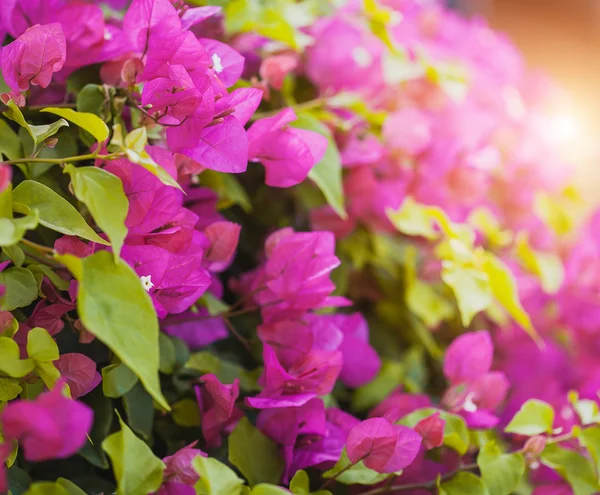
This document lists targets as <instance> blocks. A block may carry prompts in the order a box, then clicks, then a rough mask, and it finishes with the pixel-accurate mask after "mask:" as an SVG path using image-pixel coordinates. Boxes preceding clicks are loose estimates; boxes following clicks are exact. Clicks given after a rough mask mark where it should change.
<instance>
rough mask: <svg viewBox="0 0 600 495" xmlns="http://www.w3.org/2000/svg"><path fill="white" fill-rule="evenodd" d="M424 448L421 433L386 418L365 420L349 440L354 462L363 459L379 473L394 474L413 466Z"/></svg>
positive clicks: (356, 427) (349, 448) (351, 431)
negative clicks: (420, 449) (422, 447)
mask: <svg viewBox="0 0 600 495" xmlns="http://www.w3.org/2000/svg"><path fill="white" fill-rule="evenodd" d="M420 447H421V437H420V435H419V434H418V433H416V432H415V431H414V430H411V429H410V428H407V427H406V426H401V425H395V424H392V423H390V421H389V420H387V419H386V418H371V419H366V420H364V421H363V422H361V423H360V424H358V425H356V426H355V427H354V428H352V430H350V433H349V434H348V439H347V440H346V451H347V453H348V458H349V459H350V461H352V462H353V463H357V462H360V461H362V462H363V463H364V464H365V466H367V467H368V468H371V469H374V470H375V471H377V472H379V473H394V472H396V471H400V470H402V469H404V468H405V467H407V466H409V465H410V464H411V463H412V462H413V461H414V460H415V458H416V457H417V454H418V452H419V448H420Z"/></svg>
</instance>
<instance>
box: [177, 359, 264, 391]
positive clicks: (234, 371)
mask: <svg viewBox="0 0 600 495" xmlns="http://www.w3.org/2000/svg"><path fill="white" fill-rule="evenodd" d="M185 367H186V368H189V369H193V370H196V371H200V372H201V373H214V374H215V375H216V376H217V378H218V379H219V380H220V381H221V382H222V383H233V380H234V379H236V378H239V380H240V388H241V389H242V390H244V391H246V392H252V391H256V390H260V387H259V386H258V384H257V383H256V380H257V377H256V376H255V373H253V372H252V371H247V370H246V369H244V368H242V367H241V366H240V365H239V364H237V363H232V362H230V361H227V360H225V359H220V358H219V357H218V356H215V355H214V354H211V353H210V352H208V351H200V352H196V353H194V354H192V355H191V356H190V358H189V360H188V362H187V363H186V364H185Z"/></svg>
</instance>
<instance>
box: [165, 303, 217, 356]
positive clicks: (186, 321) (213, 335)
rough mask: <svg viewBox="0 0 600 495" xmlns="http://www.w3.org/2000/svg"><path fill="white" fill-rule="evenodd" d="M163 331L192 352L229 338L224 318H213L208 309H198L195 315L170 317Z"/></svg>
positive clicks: (180, 314)
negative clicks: (182, 342) (177, 339)
mask: <svg viewBox="0 0 600 495" xmlns="http://www.w3.org/2000/svg"><path fill="white" fill-rule="evenodd" d="M162 329H163V330H164V331H165V332H166V333H168V334H169V335H172V336H173V337H177V338H179V339H181V340H183V341H184V342H185V343H186V344H187V346H188V347H189V348H190V350H196V349H201V348H202V347H206V346H207V345H210V344H212V343H213V342H217V341H219V340H223V339H226V338H227V337H228V336H229V331H228V330H227V326H226V325H225V321H224V320H223V318H219V317H214V318H213V317H211V316H210V315H209V313H208V310H207V309H206V308H198V311H196V312H194V313H192V312H191V311H185V312H183V313H179V314H177V315H172V316H169V317H167V319H166V320H165V322H164V325H163V326H162Z"/></svg>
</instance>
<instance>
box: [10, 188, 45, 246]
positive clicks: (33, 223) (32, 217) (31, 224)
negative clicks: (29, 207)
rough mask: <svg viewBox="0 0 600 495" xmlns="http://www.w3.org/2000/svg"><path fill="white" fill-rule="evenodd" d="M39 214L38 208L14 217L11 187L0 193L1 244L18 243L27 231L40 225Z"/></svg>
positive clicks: (11, 244)
mask: <svg viewBox="0 0 600 495" xmlns="http://www.w3.org/2000/svg"><path fill="white" fill-rule="evenodd" d="M38 222H39V214H38V211H37V210H34V211H32V212H31V213H30V214H28V215H25V216H23V217H21V218H13V215H12V192H11V190H10V187H9V188H8V189H6V190H5V191H4V192H3V193H1V194H0V246H13V245H14V244H17V243H18V242H19V241H20V240H21V239H23V236H24V235H25V232H26V231H28V230H33V229H35V228H36V227H37V226H38Z"/></svg>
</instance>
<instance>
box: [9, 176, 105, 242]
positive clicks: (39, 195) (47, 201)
mask: <svg viewBox="0 0 600 495" xmlns="http://www.w3.org/2000/svg"><path fill="white" fill-rule="evenodd" d="M15 203H21V204H23V205H25V206H27V207H28V208H29V209H37V210H38V211H39V221H40V223H41V224H42V225H43V226H45V227H48V228H49V229H52V230H56V231H57V232H60V233H62V234H65V235H75V236H79V237H82V238H83V239H87V240H89V241H93V242H97V243H99V244H105V245H107V244H108V242H106V241H105V240H104V239H102V238H101V237H100V236H99V235H98V234H96V232H94V230H93V229H92V228H91V227H90V226H89V225H88V224H87V223H86V222H85V220H84V219H83V217H82V216H81V215H80V214H79V212H78V211H77V210H76V209H75V207H74V206H73V205H72V204H71V203H69V202H68V201H67V200H66V199H64V198H63V197H62V196H60V195H58V194H56V193H55V192H54V191H53V190H52V189H50V188H49V187H47V186H45V185H43V184H41V183H39V182H35V181H33V180H24V181H23V182H21V183H20V184H19V185H18V186H17V187H16V188H15V190H14V191H13V208H14V209H15V210H17V211H19V212H20V213H26V212H25V211H20V210H19V209H18V207H17V205H16V204H15Z"/></svg>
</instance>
